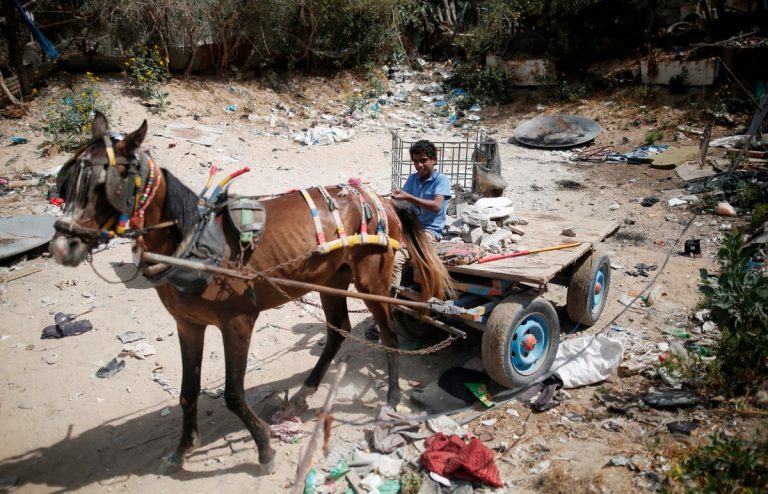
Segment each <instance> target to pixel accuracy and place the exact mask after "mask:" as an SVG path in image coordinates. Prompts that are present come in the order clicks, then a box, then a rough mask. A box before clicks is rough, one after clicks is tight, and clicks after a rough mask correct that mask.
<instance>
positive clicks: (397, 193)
mask: <svg viewBox="0 0 768 494" xmlns="http://www.w3.org/2000/svg"><path fill="white" fill-rule="evenodd" d="M392 197H393V198H395V199H400V200H403V201H408V202H410V203H411V204H413V205H414V206H418V207H420V208H422V209H426V210H427V211H432V212H433V213H438V212H440V210H441V209H442V207H443V202H444V201H445V196H444V195H441V194H435V197H434V199H422V198H420V197H416V196H414V195H411V194H409V193H408V192H405V191H403V190H393V191H392Z"/></svg>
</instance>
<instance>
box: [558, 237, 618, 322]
mask: <svg viewBox="0 0 768 494" xmlns="http://www.w3.org/2000/svg"><path fill="white" fill-rule="evenodd" d="M610 286H611V260H610V259H609V258H608V254H605V253H604V252H600V251H594V252H592V254H591V255H588V256H585V257H584V258H582V259H580V260H579V261H577V262H576V266H575V267H574V270H573V274H572V275H571V280H570V281H569V283H568V296H567V302H566V306H565V308H566V310H567V312H568V317H570V318H571V320H572V321H574V322H577V323H580V324H581V325H583V326H586V327H589V326H592V325H593V324H595V323H596V322H597V321H598V319H600V316H601V315H602V314H603V309H604V308H605V303H606V301H607V300H608V290H609V288H610ZM598 291H599V293H597V292H598Z"/></svg>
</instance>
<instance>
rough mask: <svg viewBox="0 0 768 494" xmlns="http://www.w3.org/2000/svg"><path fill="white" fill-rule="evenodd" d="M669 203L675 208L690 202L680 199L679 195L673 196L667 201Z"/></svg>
mask: <svg viewBox="0 0 768 494" xmlns="http://www.w3.org/2000/svg"><path fill="white" fill-rule="evenodd" d="M667 204H668V205H669V207H671V208H674V207H677V206H682V205H683V204H688V202H687V201H684V200H682V199H680V198H679V197H673V198H672V199H669V200H668V201H667Z"/></svg>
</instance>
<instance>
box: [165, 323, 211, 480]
mask: <svg viewBox="0 0 768 494" xmlns="http://www.w3.org/2000/svg"><path fill="white" fill-rule="evenodd" d="M176 329H177V331H178V333H179V344H180V345H181V363H182V378H181V396H180V397H179V403H180V404H181V409H182V411H183V414H184V423H183V426H182V430H181V439H180V440H179V445H178V446H177V447H176V451H174V452H173V453H171V454H170V455H168V456H167V457H166V458H165V459H164V461H163V466H162V468H161V470H162V471H163V472H165V473H170V472H173V471H175V470H178V469H180V468H181V467H182V466H183V465H184V459H185V457H186V455H187V453H189V452H190V451H192V450H193V449H195V448H197V447H198V446H200V434H199V432H198V429H197V397H198V395H199V394H200V367H201V364H202V361H203V343H204V341H205V325H201V324H192V323H189V322H185V321H179V320H177V321H176Z"/></svg>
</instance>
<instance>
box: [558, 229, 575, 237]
mask: <svg viewBox="0 0 768 494" xmlns="http://www.w3.org/2000/svg"><path fill="white" fill-rule="evenodd" d="M560 235H562V236H564V237H575V236H576V230H575V229H574V228H573V227H572V226H569V227H568V228H564V229H563V231H562V232H560Z"/></svg>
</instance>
